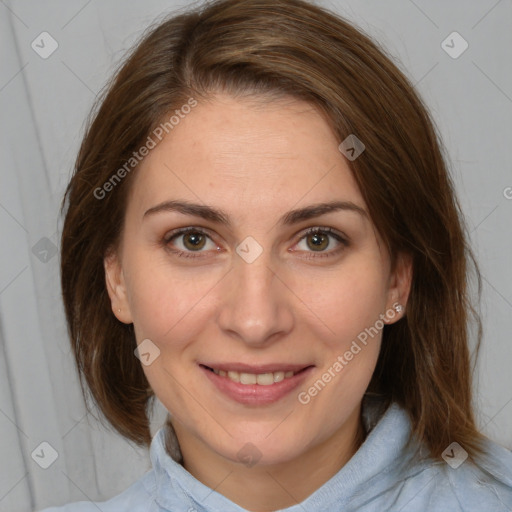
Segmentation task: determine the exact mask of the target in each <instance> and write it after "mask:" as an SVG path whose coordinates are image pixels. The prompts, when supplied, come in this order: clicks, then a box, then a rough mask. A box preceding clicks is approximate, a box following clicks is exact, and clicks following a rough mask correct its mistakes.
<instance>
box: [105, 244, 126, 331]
mask: <svg viewBox="0 0 512 512" xmlns="http://www.w3.org/2000/svg"><path fill="white" fill-rule="evenodd" d="M103 266H104V269H105V284H106V287H107V292H108V295H109V297H110V304H111V306H112V312H113V313H114V315H115V317H116V318H117V319H118V320H119V321H120V322H123V323H125V324H131V323H132V322H133V320H132V316H131V311H130V305H129V302H128V298H127V293H126V284H125V279H124V275H123V269H122V266H121V263H120V261H119V258H118V256H117V254H115V253H114V252H112V253H109V254H108V255H107V256H105V258H104V259H103Z"/></svg>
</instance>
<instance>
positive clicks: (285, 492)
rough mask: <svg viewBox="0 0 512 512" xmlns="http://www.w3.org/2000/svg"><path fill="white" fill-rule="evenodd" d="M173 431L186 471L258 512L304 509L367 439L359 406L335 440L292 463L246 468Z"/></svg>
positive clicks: (178, 427) (182, 432)
mask: <svg viewBox="0 0 512 512" xmlns="http://www.w3.org/2000/svg"><path fill="white" fill-rule="evenodd" d="M174 428H175V431H176V434H177V435H178V438H179V439H180V447H181V453H182V464H183V466H184V468H185V469H186V470H187V471H188V472H189V473H190V474H191V475H192V476H194V477H195V478H196V479H197V480H199V481H200V482H202V483H203V484H204V485H206V486H208V487H210V488H211V489H213V490H215V491H217V492H218V493H220V494H222V495H223V496H225V497H226V498H228V499H229V500H231V501H232V502H234V503H236V504H237V505H239V506H241V507H243V508H245V509H247V510H250V511H253V512H270V511H273V510H278V509H282V508H287V507H291V506H293V505H296V504H298V503H301V502H302V501H304V500H305V499H306V498H307V497H308V496H310V495H311V494H312V493H313V492H315V491H316V490H317V489H318V488H320V487H321V486H322V485H323V484H325V483H326V482H327V481H328V480H330V479H331V478H332V477H333V476H334V475H335V474H336V473H337V472H338V471H339V470H340V469H341V468H342V467H343V466H344V465H345V464H346V463H347V462H348V460H349V459H350V458H351V457H352V456H353V455H354V454H355V452H356V451H357V450H358V448H359V447H360V446H361V444H362V442H363V441H364V438H365V432H364V427H363V424H362V420H361V407H360V406H359V407H357V408H356V409H355V410H354V412H353V413H352V415H351V416H350V417H349V418H348V419H347V421H346V422H345V423H344V424H343V425H342V427H341V428H340V429H339V430H338V431H336V432H335V433H334V434H333V435H332V436H331V437H330V438H328V439H326V440H324V441H322V442H321V443H319V444H317V445H314V446H312V447H311V448H310V449H309V450H307V451H305V452H303V453H301V454H300V455H299V456H298V457H296V458H294V459H293V460H289V461H286V462H282V463H279V464H272V465H258V464H257V465H255V466H253V467H247V466H245V465H243V464H241V463H237V462H233V461H231V460H229V459H226V458H223V457H221V456H219V454H218V453H215V452H213V451H212V450H210V449H208V447H207V446H206V445H204V444H203V443H202V442H201V441H200V440H198V439H197V438H195V437H193V436H192V435H191V434H190V433H189V432H187V430H186V429H185V427H184V426H183V425H181V424H179V423H178V422H177V423H176V424H175V425H174ZM168 446H169V443H168Z"/></svg>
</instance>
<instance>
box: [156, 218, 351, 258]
mask: <svg viewBox="0 0 512 512" xmlns="http://www.w3.org/2000/svg"><path fill="white" fill-rule="evenodd" d="M188 233H199V234H201V235H204V236H207V237H208V238H210V240H211V237H210V235H209V234H208V233H207V232H206V231H204V230H203V229H201V228H195V227H193V226H191V227H187V228H183V229H177V230H175V231H171V232H170V233H168V234H167V235H166V236H165V237H164V239H163V241H162V243H163V245H164V246H165V248H166V249H167V250H169V251H170V252H172V253H173V254H175V255H176V256H178V257H180V258H203V257H205V256H201V252H200V251H197V255H196V254H194V251H181V250H179V249H170V248H169V244H170V242H172V241H173V240H174V239H175V238H178V237H179V236H182V235H186V234H188ZM314 234H327V235H330V236H332V237H333V238H334V239H336V241H338V242H339V243H340V247H338V248H337V249H334V250H333V251H329V252H315V251H308V252H310V253H311V255H310V256H303V257H304V258H305V259H318V258H330V257H333V256H336V255H338V253H340V252H341V251H342V250H343V249H344V248H345V247H348V246H349V242H348V240H347V239H346V238H345V237H344V236H342V235H341V233H339V232H337V231H335V230H334V229H332V228H329V227H325V228H324V227H313V228H309V229H308V230H307V231H306V232H305V233H304V234H303V235H302V236H301V238H300V239H299V241H298V242H297V243H299V242H300V241H302V240H303V239H304V238H306V237H307V236H309V235H314ZM212 241H213V240H212Z"/></svg>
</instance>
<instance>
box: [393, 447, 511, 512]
mask: <svg viewBox="0 0 512 512" xmlns="http://www.w3.org/2000/svg"><path fill="white" fill-rule="evenodd" d="M450 446H451V445H450ZM459 448H460V447H459ZM459 448H457V446H455V450H451V451H450V452H449V453H448V455H447V458H446V461H447V462H444V461H432V462H430V463H428V464H425V465H424V466H423V468H422V469H419V468H418V470H417V471H413V472H411V473H410V476H408V477H406V478H405V479H404V480H403V481H401V482H400V483H399V488H400V490H399V491H398V492H397V494H399V499H398V501H399V502H400V506H402V507H403V509H401V508H400V506H399V507H398V508H397V510H404V511H405V510H407V512H414V511H424V510H430V511H444V510H450V511H462V512H473V511H474V512H481V511H482V510H492V511H493V512H509V511H511V510H512V452H511V451H509V450H507V449H506V448H504V447H502V446H500V445H498V444H496V443H494V442H492V441H489V440H487V441H486V456H485V458H482V459H478V460H472V459H470V458H465V452H464V451H462V452H459V453H457V450H458V449H459ZM396 497H397V496H396V495H395V498H396ZM393 510H394V509H393Z"/></svg>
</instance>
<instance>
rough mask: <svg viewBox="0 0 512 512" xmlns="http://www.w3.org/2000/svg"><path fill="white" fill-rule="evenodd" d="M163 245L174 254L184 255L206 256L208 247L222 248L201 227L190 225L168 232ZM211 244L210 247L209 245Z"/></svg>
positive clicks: (213, 248) (215, 249)
mask: <svg viewBox="0 0 512 512" xmlns="http://www.w3.org/2000/svg"><path fill="white" fill-rule="evenodd" d="M162 242H163V246H164V247H165V248H166V249H167V250H168V251H170V252H171V253H173V254H176V255H177V256H183V257H191V258H193V257H205V256H207V254H206V253H209V252H211V251H208V250H207V249H212V250H214V251H216V252H218V251H219V250H220V249H219V248H218V247H217V245H216V244H215V243H214V242H213V240H212V238H211V237H210V235H209V234H207V233H206V232H204V231H203V230H201V229H199V228H194V227H188V228H184V229H177V230H175V231H172V232H170V233H168V234H167V235H166V236H165V237H164V239H163V241H162ZM208 244H210V247H208ZM203 249H205V250H203Z"/></svg>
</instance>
